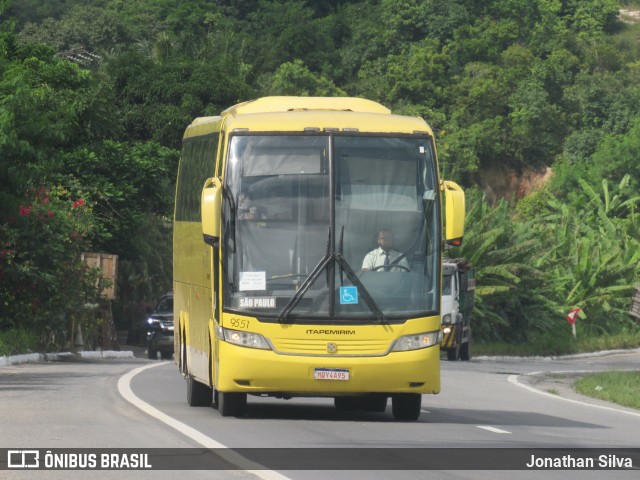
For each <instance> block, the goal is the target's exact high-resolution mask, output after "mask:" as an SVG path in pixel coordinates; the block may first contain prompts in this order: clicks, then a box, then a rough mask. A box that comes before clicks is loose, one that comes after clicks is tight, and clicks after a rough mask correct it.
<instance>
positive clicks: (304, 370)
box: [215, 341, 440, 397]
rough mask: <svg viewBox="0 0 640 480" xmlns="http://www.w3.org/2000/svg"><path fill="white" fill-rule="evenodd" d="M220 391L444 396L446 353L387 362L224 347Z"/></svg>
mask: <svg viewBox="0 0 640 480" xmlns="http://www.w3.org/2000/svg"><path fill="white" fill-rule="evenodd" d="M218 349H219V351H218V352H217V355H216V368H215V371H216V379H215V385H216V389H217V390H218V391H221V392H244V393H250V394H287V395H292V396H327V397H330V396H336V395H350V394H366V393H387V394H394V393H421V394H431V393H433V394H436V393H439V392H440V348H439V346H438V345H434V346H432V347H429V348H424V349H420V350H412V351H407V352H392V353H389V354H387V355H384V356H362V357H358V356H342V357H339V356H330V355H322V356H302V355H280V354H277V353H275V352H273V351H269V350H258V349H252V348H244V347H239V346H235V345H231V344H229V343H226V342H222V341H221V342H218Z"/></svg>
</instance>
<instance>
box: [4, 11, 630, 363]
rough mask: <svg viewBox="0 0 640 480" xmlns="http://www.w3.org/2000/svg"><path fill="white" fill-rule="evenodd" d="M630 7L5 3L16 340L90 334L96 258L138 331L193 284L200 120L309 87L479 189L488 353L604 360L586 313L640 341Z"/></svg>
mask: <svg viewBox="0 0 640 480" xmlns="http://www.w3.org/2000/svg"><path fill="white" fill-rule="evenodd" d="M620 8H625V9H627V10H634V9H635V10H637V9H638V5H637V2H636V3H634V2H627V1H620V2H616V1H614V0H491V1H489V0H481V1H475V2H465V1H462V0H451V1H448V2H441V1H437V0H419V1H418V0H325V1H322V2H319V1H309V0H293V1H289V0H287V1H284V0H260V1H258V2H254V1H247V0H216V1H214V0H183V1H181V2H177V3H176V2H175V1H171V0H82V1H75V2H66V1H61V0H59V1H53V0H52V1H48V2H40V1H36V0H21V1H19V2H18V1H13V2H12V1H10V0H0V15H1V17H0V332H2V336H1V337H0V338H6V336H5V334H6V332H8V331H10V330H11V331H12V330H15V329H23V330H24V331H27V332H30V334H34V335H35V336H36V337H37V338H38V340H37V343H38V344H39V345H40V347H39V348H59V347H60V346H63V345H64V344H65V342H67V343H68V342H69V341H70V332H71V331H72V328H71V327H70V326H71V325H74V324H75V323H74V322H81V321H86V318H87V317H88V313H87V312H88V311H89V310H90V306H91V305H93V304H95V302H96V301H97V295H98V291H99V290H100V285H97V286H96V283H95V279H96V278H97V277H96V276H97V272H94V271H91V270H88V269H87V268H86V267H85V266H84V265H83V264H82V262H81V261H80V260H79V258H80V257H79V254H80V252H85V251H102V252H108V253H115V254H117V255H118V256H119V261H120V269H119V272H120V273H119V277H118V280H117V291H118V300H117V301H116V303H115V304H114V314H115V316H116V321H117V323H118V326H119V328H122V329H126V328H128V327H129V322H130V320H131V319H130V318H129V315H128V313H127V312H129V311H131V305H133V304H139V303H141V302H150V301H153V300H154V299H155V298H157V297H158V296H159V295H160V294H161V293H164V292H165V291H167V290H169V289H170V288H171V248H170V237H171V217H172V194H173V185H174V177H175V170H176V165H177V160H178V157H179V148H180V138H181V135H182V132H183V130H184V128H185V126H186V125H187V124H188V123H189V122H190V121H191V119H192V118H193V117H196V116H203V115H212V114H217V113H219V112H220V111H221V110H222V109H224V108H226V107H228V106H230V105H232V104H235V103H237V102H239V101H243V100H248V99H251V98H255V97H258V96H262V95H280V94H291V95H338V96H341V95H351V96H363V97H367V98H370V99H372V100H376V101H380V102H382V103H384V104H385V105H387V106H388V107H390V108H391V109H392V110H394V111H395V112H398V113H405V114H412V115H420V116H423V117H424V118H425V119H426V120H427V121H428V122H429V123H430V124H431V125H432V126H433V128H434V132H435V134H436V141H437V145H438V149H439V153H440V158H441V170H442V174H443V176H444V177H446V178H450V179H453V180H455V181H457V182H459V183H461V184H462V185H463V187H465V188H466V189H467V191H468V192H469V195H468V217H467V233H466V239H465V243H464V245H463V246H462V247H461V248H460V249H458V250H454V251H452V252H450V254H452V255H456V256H465V257H467V258H468V259H470V260H471V261H472V263H473V264H474V265H475V266H476V267H477V269H478V274H477V276H478V290H477V305H476V312H475V320H474V322H475V324H474V335H475V338H476V340H478V342H477V343H478V344H480V343H482V342H485V343H487V342H499V343H502V344H504V343H505V342H507V343H519V344H523V345H527V344H528V345H534V346H537V347H540V349H538V350H536V351H535V352H531V353H538V354H543V353H545V351H549V352H558V353H560V352H561V351H568V352H572V351H576V349H577V350H581V349H588V348H599V347H600V346H599V345H597V344H593V345H592V346H589V344H587V343H579V345H580V346H577V344H576V342H574V341H573V339H572V336H571V334H570V330H569V332H567V326H568V325H567V323H566V321H565V316H566V314H567V312H568V311H569V310H570V309H571V308H573V307H580V308H581V309H582V311H583V312H584V315H585V316H584V318H581V319H579V320H578V342H582V341H583V339H585V340H586V339H587V338H589V339H591V338H603V339H609V341H611V339H621V340H622V339H624V338H628V337H630V338H635V339H637V337H638V329H639V326H638V322H637V321H636V320H634V319H633V318H632V317H630V316H629V315H628V313H627V312H628V310H629V306H630V298H631V292H632V290H633V287H634V285H636V284H639V283H640V269H639V267H638V265H640V245H639V242H640V231H639V219H638V202H639V201H640V195H639V193H638V192H639V191H640V184H639V182H640V171H639V168H640V167H639V166H638V162H637V161H636V159H637V156H638V153H639V152H640V85H638V82H637V78H638V75H639V74H640V47H639V46H638V41H637V40H638V37H639V36H640V23H634V20H633V17H631V16H629V15H625V16H620V15H619V10H620ZM256 32H259V34H257V33H256ZM540 172H547V173H548V172H552V173H553V174H552V175H550V179H549V180H547V181H546V182H545V183H543V184H541V185H540V186H536V188H530V185H529V184H528V183H527V182H526V179H528V178H534V179H536V178H538V177H540V176H541V174H540ZM547 176H549V175H547ZM75 317H77V318H75ZM554 339H555V340H554ZM546 345H548V347H545V348H542V347H543V346H546ZM518 351H519V352H522V351H523V347H522V345H520V348H519V349H518Z"/></svg>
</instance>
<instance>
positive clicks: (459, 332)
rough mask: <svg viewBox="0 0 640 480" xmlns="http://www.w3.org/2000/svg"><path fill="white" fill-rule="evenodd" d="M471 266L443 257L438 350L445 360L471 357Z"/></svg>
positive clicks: (461, 260)
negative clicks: (440, 332)
mask: <svg viewBox="0 0 640 480" xmlns="http://www.w3.org/2000/svg"><path fill="white" fill-rule="evenodd" d="M475 285H476V283H475V269H473V268H471V266H470V265H469V264H468V263H467V262H466V261H464V259H445V260H444V262H443V264H442V302H441V315H442V322H441V326H440V330H441V331H442V341H441V343H440V350H441V351H444V352H446V353H447V359H448V360H450V361H455V360H470V359H471V348H470V341H471V315H472V313H473V302H474V290H475Z"/></svg>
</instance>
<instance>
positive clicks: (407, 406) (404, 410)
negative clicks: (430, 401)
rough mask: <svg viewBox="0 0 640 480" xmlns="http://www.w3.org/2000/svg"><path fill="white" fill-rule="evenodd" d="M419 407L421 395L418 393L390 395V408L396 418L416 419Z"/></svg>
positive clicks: (404, 419) (401, 419) (418, 414)
mask: <svg viewBox="0 0 640 480" xmlns="http://www.w3.org/2000/svg"><path fill="white" fill-rule="evenodd" d="M421 407H422V395H420V394H419V393H402V394H399V395H394V396H393V397H391V409H392V411H393V418H395V419H396V420H400V421H410V420H417V419H418V417H419V416H420V409H421Z"/></svg>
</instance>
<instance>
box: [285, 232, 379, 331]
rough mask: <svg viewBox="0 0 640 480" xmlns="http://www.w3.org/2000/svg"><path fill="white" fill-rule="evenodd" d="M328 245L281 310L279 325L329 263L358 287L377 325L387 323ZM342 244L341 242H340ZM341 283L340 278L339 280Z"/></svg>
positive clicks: (369, 296)
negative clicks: (336, 265)
mask: <svg viewBox="0 0 640 480" xmlns="http://www.w3.org/2000/svg"><path fill="white" fill-rule="evenodd" d="M330 242H331V229H329V243H330ZM329 243H328V244H327V251H326V253H325V256H324V257H323V258H322V260H320V262H319V263H318V264H317V265H316V266H315V268H314V269H313V271H312V272H311V273H310V274H309V276H308V277H307V278H306V279H305V281H304V282H302V285H300V288H299V289H298V291H297V292H296V293H295V294H294V295H293V297H291V300H289V302H287V304H286V305H285V307H284V308H283V309H282V312H280V314H279V315H278V321H279V322H280V323H285V322H286V321H287V320H288V319H289V314H290V313H291V311H292V310H293V309H294V308H296V306H297V305H298V303H300V301H301V300H302V298H303V297H304V295H305V294H306V293H307V291H308V290H309V288H311V285H312V284H313V282H315V280H316V279H317V278H318V277H319V276H320V274H321V273H322V271H323V270H324V269H325V268H327V266H329V265H330V264H331V262H334V261H335V262H337V263H338V265H339V266H340V272H341V277H342V272H344V273H346V274H347V278H348V279H349V281H350V282H351V284H352V285H354V286H356V287H358V290H359V292H360V296H361V297H362V299H363V300H364V302H365V303H366V305H367V306H368V307H369V309H370V310H371V311H372V312H373V313H374V314H375V315H376V317H377V319H378V322H379V323H388V319H387V317H386V316H385V315H384V313H383V312H382V310H381V309H380V307H379V306H378V304H377V303H376V302H375V300H374V299H373V297H372V296H371V294H370V293H369V292H368V291H367V289H366V287H365V286H364V284H363V283H362V281H361V280H360V279H359V278H358V275H357V274H356V273H355V272H354V271H353V269H352V268H351V266H349V264H348V263H347V261H346V260H345V258H344V256H343V255H342V252H336V253H333V254H330V253H329ZM341 243H342V242H341ZM341 247H342V245H341ZM341 281H342V278H341Z"/></svg>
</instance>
